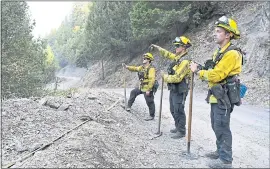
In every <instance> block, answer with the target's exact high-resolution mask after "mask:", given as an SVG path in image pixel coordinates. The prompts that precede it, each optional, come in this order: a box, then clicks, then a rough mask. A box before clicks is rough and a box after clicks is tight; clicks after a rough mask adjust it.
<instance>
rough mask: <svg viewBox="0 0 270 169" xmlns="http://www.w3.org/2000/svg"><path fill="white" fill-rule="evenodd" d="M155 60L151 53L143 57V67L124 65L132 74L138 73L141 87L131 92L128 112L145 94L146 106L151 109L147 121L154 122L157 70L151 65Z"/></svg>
mask: <svg viewBox="0 0 270 169" xmlns="http://www.w3.org/2000/svg"><path fill="white" fill-rule="evenodd" d="M153 60H154V57H153V55H152V54H151V53H145V54H144V55H143V65H141V66H127V65H126V64H125V63H123V66H124V67H125V68H126V69H128V70H129V71H132V72H138V76H139V80H140V86H139V87H138V88H135V89H133V90H132V91H131V93H130V97H129V100H128V105H127V111H130V108H131V106H132V104H133V103H134V101H135V99H136V97H137V96H138V95H140V94H144V98H145V101H146V104H147V106H148V108H149V114H150V116H149V117H147V118H146V119H145V120H146V121H149V120H153V119H154V117H155V102H154V93H153V91H152V89H153V86H154V83H155V76H156V70H155V68H154V67H153V66H152V65H151V62H152V61H153Z"/></svg>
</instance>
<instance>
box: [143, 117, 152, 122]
mask: <svg viewBox="0 0 270 169" xmlns="http://www.w3.org/2000/svg"><path fill="white" fill-rule="evenodd" d="M144 120H145V121H150V120H154V117H153V116H148V117H146V118H145V119H144Z"/></svg>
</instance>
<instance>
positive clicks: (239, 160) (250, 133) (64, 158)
mask: <svg viewBox="0 0 270 169" xmlns="http://www.w3.org/2000/svg"><path fill="white" fill-rule="evenodd" d="M130 90H131V89H128V90H127V92H128V93H129V92H130ZM122 93H123V90H122V89H102V90H101V89H95V90H93V89H87V88H81V89H80V90H79V91H77V92H75V93H72V95H70V96H69V97H46V98H40V99H16V100H6V101H4V102H3V103H2V164H3V166H2V167H3V168H4V167H6V166H7V165H8V164H12V162H13V161H16V160H18V159H21V158H23V157H25V156H26V155H27V154H29V153H30V152H33V151H35V150H36V152H35V153H34V154H33V156H30V157H29V158H26V159H24V160H22V161H21V162H19V161H18V162H17V163H15V164H14V165H13V166H12V167H11V168H51V167H53V168H55V167H56V168H84V167H85V168H91V167H92V168H104V167H117V168H134V167H138V168H153V167H155V168H172V167H174V168H175V167H177V168H194V167H199V168H207V167H208V163H209V162H211V160H209V159H207V158H206V157H205V156H204V155H205V153H207V152H210V151H213V150H215V136H214V133H213V131H212V129H211V125H210V118H209V112H210V110H209V105H207V104H205V103H204V102H202V101H201V100H202V99H203V97H204V96H202V95H201V94H196V93H195V95H194V108H193V119H192V137H191V138H192V141H191V154H190V155H187V153H186V152H187V151H186V150H187V144H186V143H187V140H186V138H182V139H180V140H174V139H171V138H170V137H171V136H172V134H171V133H170V132H169V130H170V129H171V128H172V127H173V119H172V117H171V114H170V112H169V104H168V102H169V100H168V91H167V90H165V91H164V98H163V109H162V122H161V132H163V134H162V136H160V137H158V138H154V136H156V135H155V132H156V131H157V124H158V114H157V115H156V118H155V120H154V121H148V122H147V121H144V120H143V118H144V117H145V116H147V115H148V110H147V107H146V104H145V100H144V97H143V96H142V95H141V96H139V97H138V98H137V99H136V101H135V103H134V106H133V107H132V111H131V113H128V112H126V111H125V110H124V109H123V103H122V100H123V95H122ZM119 98H120V102H118V101H119ZM159 98H160V91H158V92H157V94H156V97H155V102H156V107H157V112H158V110H159ZM188 98H189V96H188ZM115 103H116V104H115ZM112 105H115V106H113V107H112ZM110 107H111V109H109V111H106V110H108V108H110ZM268 111H269V110H265V109H261V108H255V107H252V106H248V105H243V106H241V107H236V108H235V111H234V112H233V114H232V116H231V128H232V133H233V158H234V162H233V166H234V167H235V168H239V167H241V168H269V113H268ZM186 112H188V101H187V102H186ZM187 114H188V113H187ZM87 117H88V120H90V121H85V120H87ZM82 123H84V124H82ZM79 124H82V125H81V126H79V127H78V128H75V129H74V130H72V131H70V130H71V129H73V128H74V127H76V126H78V125H79ZM68 131H70V132H69V133H67V132H68ZM64 133H67V134H65V135H63V134H64ZM60 136H62V137H60ZM59 137H60V138H59ZM57 138H59V139H57ZM56 139H57V140H56ZM53 140H56V141H55V142H52V141H53ZM48 143H52V144H49V146H47V147H44V148H42V147H43V146H45V145H47V144H48Z"/></svg>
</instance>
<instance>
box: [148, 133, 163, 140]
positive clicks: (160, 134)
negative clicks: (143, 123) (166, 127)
mask: <svg viewBox="0 0 270 169" xmlns="http://www.w3.org/2000/svg"><path fill="white" fill-rule="evenodd" d="M160 136H162V132H157V133H155V136H154V137H152V138H150V140H153V139H155V138H158V137H160Z"/></svg>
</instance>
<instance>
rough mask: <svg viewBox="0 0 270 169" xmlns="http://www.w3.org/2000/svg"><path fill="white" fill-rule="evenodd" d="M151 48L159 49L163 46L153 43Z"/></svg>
mask: <svg viewBox="0 0 270 169" xmlns="http://www.w3.org/2000/svg"><path fill="white" fill-rule="evenodd" d="M150 48H153V49H157V50H158V51H159V50H160V48H161V47H160V46H158V45H155V44H152V45H151V46H150Z"/></svg>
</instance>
